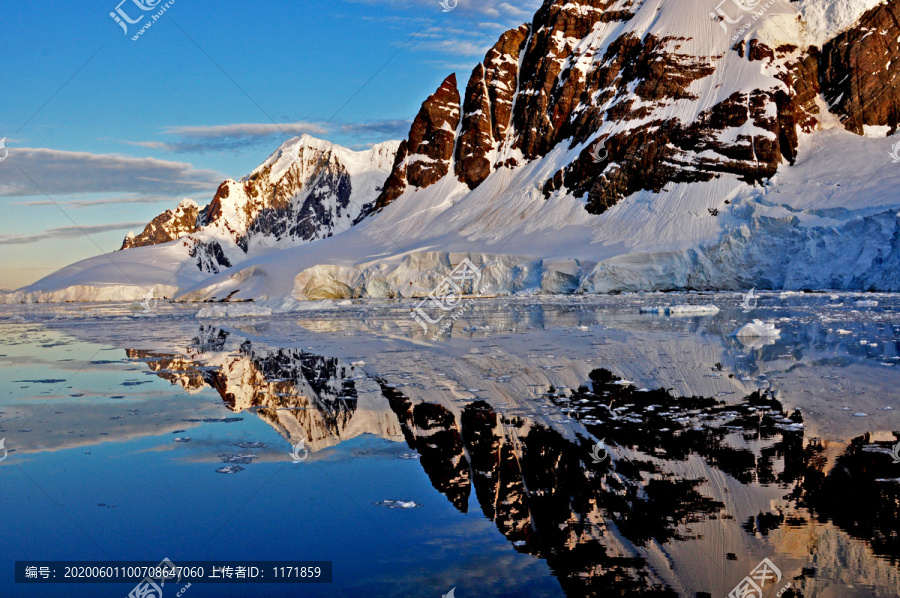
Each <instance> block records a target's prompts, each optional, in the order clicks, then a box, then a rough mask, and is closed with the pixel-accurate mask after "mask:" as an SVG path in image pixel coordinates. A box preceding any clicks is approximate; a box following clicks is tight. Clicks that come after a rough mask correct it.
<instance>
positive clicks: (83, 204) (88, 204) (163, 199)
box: [9, 195, 183, 208]
mask: <svg viewBox="0 0 900 598" xmlns="http://www.w3.org/2000/svg"><path fill="white" fill-rule="evenodd" d="M182 199H183V197H181V196H178V195H155V196H154V195H139V196H136V197H119V196H117V197H103V198H99V199H76V200H72V201H50V200H49V199H39V200H35V201H17V202H12V203H10V204H9V205H12V206H55V205H60V206H62V207H64V208H92V207H96V206H114V205H121V204H146V205H150V204H157V203H169V204H177V203H178V202H179V201H181V200H182Z"/></svg>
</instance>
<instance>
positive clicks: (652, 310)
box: [640, 305, 719, 316]
mask: <svg viewBox="0 0 900 598" xmlns="http://www.w3.org/2000/svg"><path fill="white" fill-rule="evenodd" d="M640 313H642V314H665V315H667V316H696V315H714V314H717V313H719V308H718V307H716V306H715V305H660V306H655V307H642V308H641V309H640Z"/></svg>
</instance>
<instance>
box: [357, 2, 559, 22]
mask: <svg viewBox="0 0 900 598" xmlns="http://www.w3.org/2000/svg"><path fill="white" fill-rule="evenodd" d="M346 1H348V2H352V3H354V4H370V5H373V6H377V5H384V6H389V7H391V8H396V9H406V10H409V9H411V8H414V7H418V8H421V9H430V10H433V11H436V12H440V11H441V6H440V4H439V2H438V0H346ZM541 3H542V1H541V0H512V1H510V2H500V3H499V4H494V3H492V2H484V1H483V0H459V3H458V4H457V6H456V9H455V10H459V11H461V12H470V13H474V14H479V15H486V16H489V17H494V18H497V17H505V18H514V19H524V20H528V19H531V16H532V15H533V14H534V13H535V11H537V9H538V8H540V7H541Z"/></svg>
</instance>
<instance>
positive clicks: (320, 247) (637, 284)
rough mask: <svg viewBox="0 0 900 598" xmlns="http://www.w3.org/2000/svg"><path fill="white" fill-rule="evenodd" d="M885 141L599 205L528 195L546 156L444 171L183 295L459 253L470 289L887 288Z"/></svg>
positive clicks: (391, 279) (297, 286)
mask: <svg viewBox="0 0 900 598" xmlns="http://www.w3.org/2000/svg"><path fill="white" fill-rule="evenodd" d="M891 141H892V140H891V139H890V138H887V139H866V138H860V137H858V136H856V135H853V134H851V133H848V132H846V131H841V130H830V131H822V132H817V133H814V134H811V135H808V136H805V137H804V138H803V139H802V142H801V143H802V147H803V149H804V151H803V152H802V154H801V155H802V156H803V159H801V160H799V161H798V162H797V164H796V165H795V166H785V167H783V169H782V171H781V172H780V173H779V174H778V175H777V176H776V177H775V178H774V179H772V180H771V181H770V182H769V184H768V185H767V186H766V187H763V188H759V187H757V188H753V187H750V186H747V185H744V184H742V183H740V182H738V181H736V180H729V179H726V178H724V177H723V178H720V179H714V180H713V181H710V182H708V183H693V184H678V185H670V186H669V187H668V188H667V190H666V191H664V192H662V193H660V194H653V193H650V192H646V191H645V192H639V193H636V194H634V195H632V196H629V197H628V198H627V199H626V200H625V201H623V202H621V203H619V204H617V205H616V206H614V207H613V208H612V209H610V210H609V211H607V212H605V213H604V214H601V215H599V216H595V215H590V214H588V213H587V212H585V211H584V209H583V202H581V201H579V200H578V199H576V198H573V197H571V196H570V195H567V194H557V195H554V196H553V197H551V198H550V199H549V200H544V199H543V197H542V196H541V194H540V192H539V191H538V189H537V187H536V183H537V182H538V181H540V180H542V174H543V173H545V172H547V171H549V170H551V169H552V164H551V163H548V161H546V160H545V161H538V162H532V163H530V164H528V165H526V166H524V167H522V168H520V169H517V170H515V171H508V170H505V169H503V170H500V171H498V172H496V173H494V174H492V175H491V176H490V177H489V178H488V179H487V180H486V181H485V182H484V183H483V184H482V185H480V186H479V187H477V188H476V189H474V190H472V191H468V189H467V188H466V187H465V186H464V185H462V184H460V183H458V182H456V181H453V180H451V179H449V178H447V179H444V180H442V181H441V182H440V183H438V184H437V185H434V186H433V187H429V188H427V189H424V190H415V191H412V192H408V193H405V194H404V195H403V196H402V197H401V198H400V199H399V200H397V201H396V202H394V203H392V204H391V205H390V206H388V207H387V208H386V209H385V210H384V211H383V212H381V213H380V214H379V215H378V216H377V217H376V218H373V219H371V220H368V221H365V222H363V223H362V224H361V225H359V226H357V227H355V228H353V229H351V230H350V231H347V232H346V233H343V234H342V235H340V236H337V237H333V238H330V239H325V240H322V241H319V242H317V243H314V244H311V245H307V246H302V247H297V248H293V249H288V250H285V251H284V252H280V253H277V254H269V255H266V256H262V257H260V258H258V259H253V260H249V261H248V262H246V263H245V264H243V266H242V267H239V268H234V269H232V270H229V271H225V272H223V273H221V274H219V275H216V276H213V277H211V278H210V279H209V280H206V281H203V282H202V283H200V284H199V285H196V287H195V288H192V289H187V291H186V292H185V293H184V294H183V295H182V297H183V298H184V299H188V300H207V299H222V298H224V297H226V296H228V295H230V294H231V293H235V294H234V295H233V298H234V299H240V298H243V299H251V298H252V299H256V300H266V299H272V298H275V297H284V296H288V295H292V296H293V297H294V298H296V299H300V300H303V299H323V298H338V297H353V296H368V297H384V296H392V295H393V296H404V297H410V296H424V295H426V294H427V293H428V292H430V290H431V289H432V288H433V287H434V285H436V284H437V283H438V282H439V281H440V280H441V279H442V278H443V277H444V276H446V275H447V274H448V273H449V272H450V271H451V269H452V268H451V265H453V266H455V265H456V264H458V263H459V262H460V261H461V260H462V259H463V258H464V257H468V258H469V259H470V260H472V261H473V262H474V263H475V264H476V265H477V266H479V267H481V268H482V270H481V274H482V278H481V285H480V288H479V289H478V290H479V291H480V292H482V293H521V292H526V293H528V292H546V293H566V292H574V291H581V292H609V291H620V290H642V289H645V290H647V289H679V288H706V289H722V290H727V289H732V290H738V289H746V288H750V287H756V288H784V289H797V290H802V289H805V288H832V289H860V288H861V289H864V290H865V289H867V288H868V287H875V288H886V289H891V290H900V260H898V254H900V246H898V239H900V221H898V212H900V197H898V196H897V195H896V194H895V193H893V192H892V189H896V188H897V186H898V185H900V167H898V168H888V166H890V165H891V162H890V159H889V158H888V153H889V150H890V148H891ZM561 152H562V150H560V151H559V152H557V153H558V154H559V153H561ZM725 199H729V200H730V203H729V204H727V205H725V204H723V202H724V200H725ZM712 207H717V208H718V209H719V210H720V212H719V215H718V216H716V217H713V216H711V215H710V214H709V212H708V209H709V208H712ZM698 241H699V242H698Z"/></svg>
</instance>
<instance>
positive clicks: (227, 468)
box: [216, 465, 244, 473]
mask: <svg viewBox="0 0 900 598" xmlns="http://www.w3.org/2000/svg"><path fill="white" fill-rule="evenodd" d="M239 471H244V468H243V467H241V466H240V465H226V466H225V467H220V468H219V469H217V470H216V473H238V472H239Z"/></svg>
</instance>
